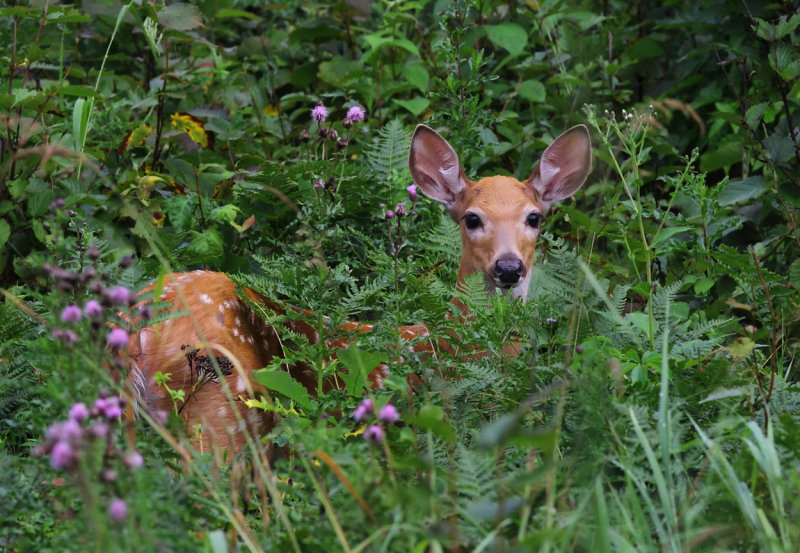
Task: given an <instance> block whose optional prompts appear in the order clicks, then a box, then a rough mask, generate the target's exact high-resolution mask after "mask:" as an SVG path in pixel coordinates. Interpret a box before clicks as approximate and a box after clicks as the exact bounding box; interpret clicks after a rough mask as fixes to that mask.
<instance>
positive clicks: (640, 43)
mask: <svg viewBox="0 0 800 553" xmlns="http://www.w3.org/2000/svg"><path fill="white" fill-rule="evenodd" d="M628 55H629V56H630V57H632V58H633V59H636V60H648V59H654V58H661V57H663V56H664V49H663V48H662V47H661V45H660V44H658V42H656V41H655V40H653V39H652V38H650V37H644V38H640V39H639V40H637V41H636V42H634V43H633V45H631V47H630V48H629V49H628Z"/></svg>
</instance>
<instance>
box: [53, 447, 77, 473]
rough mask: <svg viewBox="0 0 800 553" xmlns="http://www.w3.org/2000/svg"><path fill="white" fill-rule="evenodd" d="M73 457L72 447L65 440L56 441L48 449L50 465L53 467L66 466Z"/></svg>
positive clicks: (70, 462) (62, 467)
mask: <svg viewBox="0 0 800 553" xmlns="http://www.w3.org/2000/svg"><path fill="white" fill-rule="evenodd" d="M73 459H74V454H73V452H72V447H71V446H70V445H69V444H68V443H67V442H62V441H58V442H56V443H55V445H54V446H53V449H52V450H51V451H50V466H51V467H53V468H54V469H65V468H68V467H69V466H70V465H71V464H72V461H73Z"/></svg>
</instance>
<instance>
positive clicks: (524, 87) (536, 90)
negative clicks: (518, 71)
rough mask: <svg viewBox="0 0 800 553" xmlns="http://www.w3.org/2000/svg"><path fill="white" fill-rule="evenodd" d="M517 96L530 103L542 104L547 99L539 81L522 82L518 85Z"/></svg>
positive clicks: (545, 91)
mask: <svg viewBox="0 0 800 553" xmlns="http://www.w3.org/2000/svg"><path fill="white" fill-rule="evenodd" d="M519 95H520V96H521V97H522V98H525V99H526V100H528V101H531V102H539V103H541V102H544V101H545V98H546V97H547V89H546V88H545V87H544V85H543V84H542V83H541V82H540V81H535V80H528V81H522V83H520V85H519Z"/></svg>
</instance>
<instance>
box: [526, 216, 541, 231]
mask: <svg viewBox="0 0 800 553" xmlns="http://www.w3.org/2000/svg"><path fill="white" fill-rule="evenodd" d="M541 221H542V216H541V215H539V214H538V213H531V214H530V215H528V225H529V226H530V227H531V228H539V223H540V222H541Z"/></svg>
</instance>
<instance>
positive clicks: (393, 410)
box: [378, 403, 400, 422]
mask: <svg viewBox="0 0 800 553" xmlns="http://www.w3.org/2000/svg"><path fill="white" fill-rule="evenodd" d="M378 418H379V419H381V420H382V421H383V422H395V421H397V420H398V419H399V418H400V413H398V412H397V407H395V406H394V405H392V404H391V403H387V404H386V405H384V406H383V407H381V410H380V413H378Z"/></svg>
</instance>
